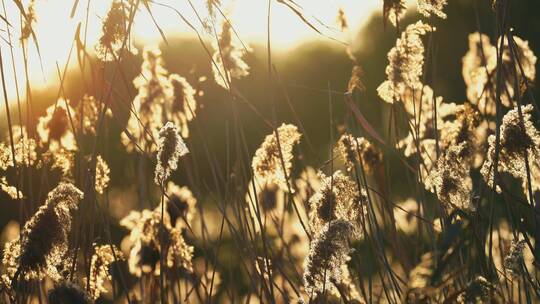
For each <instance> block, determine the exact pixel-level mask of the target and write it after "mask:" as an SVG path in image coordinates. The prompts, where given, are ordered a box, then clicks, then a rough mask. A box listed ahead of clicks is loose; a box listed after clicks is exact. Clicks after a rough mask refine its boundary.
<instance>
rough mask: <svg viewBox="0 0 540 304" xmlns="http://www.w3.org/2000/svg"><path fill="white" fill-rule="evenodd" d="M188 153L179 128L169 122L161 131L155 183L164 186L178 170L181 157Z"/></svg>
mask: <svg viewBox="0 0 540 304" xmlns="http://www.w3.org/2000/svg"><path fill="white" fill-rule="evenodd" d="M188 153H189V150H188V148H187V147H186V144H185V143H184V140H183V139H182V137H181V136H180V134H179V132H178V128H177V127H176V126H175V125H174V124H173V123H172V122H168V123H167V124H166V125H165V126H163V128H161V130H160V131H159V139H158V153H157V164H156V172H155V178H154V181H155V183H156V184H157V185H159V186H163V184H164V183H165V181H166V180H167V179H168V178H169V177H170V176H171V173H172V172H173V171H175V170H176V169H177V168H178V160H179V159H180V157H182V156H184V155H186V154H188Z"/></svg>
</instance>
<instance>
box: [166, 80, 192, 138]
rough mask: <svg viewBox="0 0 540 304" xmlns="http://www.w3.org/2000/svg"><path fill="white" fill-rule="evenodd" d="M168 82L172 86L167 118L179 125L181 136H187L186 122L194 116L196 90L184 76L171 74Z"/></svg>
mask: <svg viewBox="0 0 540 304" xmlns="http://www.w3.org/2000/svg"><path fill="white" fill-rule="evenodd" d="M169 82H170V84H171V86H172V91H173V98H171V99H170V101H171V105H170V106H169V107H170V109H171V111H170V115H169V116H170V117H168V119H170V120H172V121H173V122H174V123H175V124H176V125H178V126H180V130H181V131H182V136H183V137H184V138H187V137H188V136H189V128H188V122H189V121H192V120H193V118H195V114H196V110H197V101H196V99H195V94H196V91H195V89H194V88H193V87H192V86H191V85H190V84H189V82H187V80H186V79H185V78H184V77H181V76H179V75H177V74H171V75H170V76H169Z"/></svg>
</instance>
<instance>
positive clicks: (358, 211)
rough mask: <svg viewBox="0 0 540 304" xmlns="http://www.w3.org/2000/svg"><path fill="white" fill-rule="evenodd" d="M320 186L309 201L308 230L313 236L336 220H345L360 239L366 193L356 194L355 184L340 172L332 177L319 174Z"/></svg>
mask: <svg viewBox="0 0 540 304" xmlns="http://www.w3.org/2000/svg"><path fill="white" fill-rule="evenodd" d="M319 175H320V179H321V186H320V189H319V191H317V192H316V193H315V194H314V195H313V196H312V197H311V198H310V199H309V205H310V212H309V220H310V228H311V230H312V232H313V233H314V234H318V233H320V231H321V229H322V227H323V226H324V225H325V224H327V223H329V222H331V221H333V220H336V219H340V220H346V221H348V222H350V223H352V224H353V225H355V226H354V227H355V236H357V237H360V231H361V230H360V227H361V223H362V221H363V220H364V216H365V214H366V207H365V206H366V205H365V203H366V201H367V198H366V193H365V191H364V190H362V192H361V193H359V192H358V187H357V185H356V183H354V182H353V181H351V180H350V179H349V178H348V177H347V176H346V175H343V173H341V171H336V172H335V173H334V174H333V175H332V176H325V175H324V174H322V173H319Z"/></svg>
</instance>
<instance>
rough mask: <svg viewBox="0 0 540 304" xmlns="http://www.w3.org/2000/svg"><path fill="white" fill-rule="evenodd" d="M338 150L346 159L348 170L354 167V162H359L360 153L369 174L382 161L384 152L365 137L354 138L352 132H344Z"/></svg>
mask: <svg viewBox="0 0 540 304" xmlns="http://www.w3.org/2000/svg"><path fill="white" fill-rule="evenodd" d="M338 151H339V153H340V154H341V157H342V158H343V159H344V160H345V166H346V168H347V171H348V172H351V171H352V170H353V169H354V164H355V163H359V162H360V161H359V155H360V158H361V160H362V165H363V167H364V170H366V172H367V173H368V174H372V173H373V172H375V169H376V168H377V167H378V166H380V164H381V163H382V153H381V151H379V149H378V148H377V147H375V146H374V145H372V144H371V143H370V142H369V141H368V140H367V139H365V138H364V137H359V138H354V137H353V136H352V135H351V134H343V135H342V136H341V138H340V139H339V141H338Z"/></svg>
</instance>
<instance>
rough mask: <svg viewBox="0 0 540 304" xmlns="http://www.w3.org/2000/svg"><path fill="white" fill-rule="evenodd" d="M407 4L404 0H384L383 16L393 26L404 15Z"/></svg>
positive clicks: (396, 24)
mask: <svg viewBox="0 0 540 304" xmlns="http://www.w3.org/2000/svg"><path fill="white" fill-rule="evenodd" d="M406 11H407V5H406V1H405V0H384V1H383V18H384V20H385V21H390V23H391V24H392V25H393V26H398V24H399V21H400V20H401V19H402V18H403V17H404V16H405V12H406Z"/></svg>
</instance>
